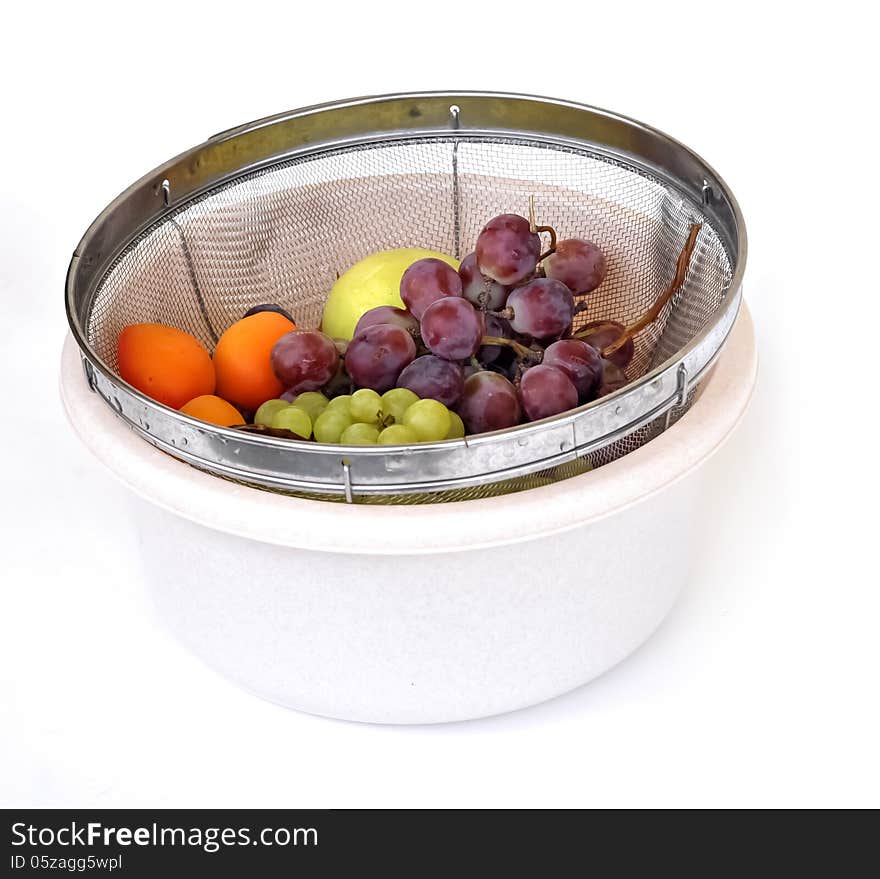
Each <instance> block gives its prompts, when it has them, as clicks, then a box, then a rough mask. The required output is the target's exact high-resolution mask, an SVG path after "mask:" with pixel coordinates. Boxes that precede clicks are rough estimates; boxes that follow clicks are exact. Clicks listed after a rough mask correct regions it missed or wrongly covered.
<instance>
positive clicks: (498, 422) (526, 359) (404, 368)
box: [272, 214, 633, 434]
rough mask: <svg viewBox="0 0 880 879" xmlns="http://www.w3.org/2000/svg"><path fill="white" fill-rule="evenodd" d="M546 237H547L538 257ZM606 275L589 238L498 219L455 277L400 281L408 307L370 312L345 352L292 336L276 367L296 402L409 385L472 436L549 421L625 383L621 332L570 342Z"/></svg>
mask: <svg viewBox="0 0 880 879" xmlns="http://www.w3.org/2000/svg"><path fill="white" fill-rule="evenodd" d="M541 231H549V232H550V233H551V246H550V248H549V250H548V252H547V253H545V254H543V255H542V253H541V238H540V234H539V233H540V232H541ZM606 272H607V264H606V260H605V257H604V255H603V254H602V251H601V250H600V249H599V248H598V247H597V246H596V245H595V244H594V243H592V242H591V241H586V240H584V239H580V238H570V239H566V240H563V241H559V242H558V243H557V241H556V235H555V232H553V230H552V229H549V227H543V226H542V227H536V226H535V225H534V222H530V221H529V220H527V219H526V218H525V217H521V216H518V215H516V214H501V215H500V216H497V217H495V218H494V219H492V220H490V221H489V223H487V224H486V226H485V227H484V228H483V230H482V231H481V232H480V235H479V237H478V238H477V242H476V247H475V249H474V252H473V253H471V254H468V255H467V256H466V257H465V258H464V260H463V261H462V263H461V266H460V268H459V270H458V271H456V270H455V269H453V268H452V267H451V266H449V265H447V264H446V263H445V262H443V261H442V260H439V259H422V260H419V261H418V262H416V263H414V264H413V265H412V266H410V267H409V268H408V269H407V271H406V272H405V273H404V275H403V278H402V279H401V282H400V296H401V299H402V300H403V302H404V304H405V305H406V308H405V309H401V308H394V307H392V306H381V307H379V308H374V309H372V310H370V311H368V312H366V313H365V314H364V315H363V316H362V317H361V319H360V321H359V322H358V324H357V327H356V328H355V332H354V336H353V338H352V340H351V342H349V343H348V345H347V347H345V350H344V352H340V346H339V345H338V344H337V343H335V342H334V341H333V340H332V339H330V338H328V337H327V336H325V335H323V334H322V333H320V332H317V331H297V332H295V333H289V334H288V335H287V336H285V337H283V339H282V340H280V341H279V343H278V344H276V346H275V350H274V351H273V355H272V361H273V367H274V369H275V373H276V375H278V377H279V378H280V379H281V380H282V382H283V383H284V384H285V385H286V386H287V387H288V388H289V393H301V392H303V391H309V390H318V389H323V390H324V392H325V393H326V394H328V396H333V395H336V394H344V393H350V392H351V390H352V389H353V388H371V389H373V390H374V391H377V392H378V393H380V394H381V393H384V392H385V391H388V390H389V389H391V388H394V387H401V388H408V389H409V390H411V391H412V392H413V393H415V394H416V395H417V396H418V397H421V398H433V399H435V400H439V401H440V402H441V403H443V404H444V405H445V406H447V407H448V408H450V409H454V410H456V411H457V412H458V414H459V415H460V416H461V419H462V421H463V422H464V425H465V427H466V429H467V432H468V433H469V434H476V433H484V432H486V431H492V430H501V429H504V428H508V427H513V426H514V425H517V424H520V423H522V422H523V421H536V420H538V419H541V418H547V417H549V416H552V415H557V414H559V413H561V412H565V411H567V410H569V409H573V408H575V407H576V406H578V405H580V404H582V403H586V402H588V401H590V400H593V399H595V398H597V397H601V396H604V395H605V394H609V393H611V392H612V391H615V390H617V389H619V388H621V387H623V386H624V385H625V384H626V383H627V381H628V379H627V376H626V373H625V372H624V370H625V369H626V367H627V365H628V364H629V363H630V361H631V360H632V357H633V343H632V339H631V338H629V337H628V336H627V334H626V328H625V327H624V326H623V325H621V324H619V323H616V322H613V321H595V322H593V323H588V324H587V325H586V326H584V327H583V328H582V329H580V330H579V331H578V332H577V333H575V334H574V335H573V334H572V326H573V323H574V318H575V315H576V314H577V313H578V312H579V311H581V310H583V308H584V305H583V302H584V300H583V299H582V297H585V296H587V295H588V294H590V293H592V292H593V291H594V290H595V289H596V288H597V287H598V286H599V285H600V284H601V283H602V281H603V280H604V279H605V275H606ZM604 349H608V350H607V356H603V350H604Z"/></svg>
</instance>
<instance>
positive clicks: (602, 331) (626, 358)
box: [578, 320, 635, 369]
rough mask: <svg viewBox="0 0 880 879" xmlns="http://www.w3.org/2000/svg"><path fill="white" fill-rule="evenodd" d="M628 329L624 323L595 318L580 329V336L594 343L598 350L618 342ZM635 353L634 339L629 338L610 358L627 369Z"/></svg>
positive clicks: (589, 343) (590, 343)
mask: <svg viewBox="0 0 880 879" xmlns="http://www.w3.org/2000/svg"><path fill="white" fill-rule="evenodd" d="M625 331H626V327H625V326H624V325H623V324H619V323H617V321H613V320H594V321H590V323H588V324H585V325H584V327H583V329H581V330H578V338H580V339H583V340H584V341H585V342H586V343H587V344H588V345H592V346H593V347H594V348H595V349H596V350H597V351H601V350H602V349H603V348H607V347H608V346H609V345H612V344H613V343H614V342H616V341H617V340H618V339H619V338H620V337H621V336H622V335H623V333H624V332H625ZM633 354H635V346H634V345H633V340H632V339H627V340H626V342H624V343H623V345H621V346H620V347H619V348H618V349H617V350H616V351H615V352H614V353H613V354H612V355H611V356H610V357H609V358H608V359H609V360H610V361H611V362H612V363H613V364H614V365H615V366H619V367H620V368H621V369H626V368H627V366H629V363H630V361H631V360H632V359H633Z"/></svg>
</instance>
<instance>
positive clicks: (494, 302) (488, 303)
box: [458, 253, 510, 311]
mask: <svg viewBox="0 0 880 879" xmlns="http://www.w3.org/2000/svg"><path fill="white" fill-rule="evenodd" d="M458 275H459V277H460V278H461V284H462V295H463V296H464V298H465V299H467V301H468V302H470V303H471V305H476V306H477V308H481V309H483V310H484V311H485V310H486V309H487V308H488V309H492V310H493V311H497V310H498V309H499V308H504V303H505V302H507V294H508V293H509V292H510V288H509V287H505V286H504V285H503V284H499V283H498V282H497V281H493V280H492V279H491V278H486V277H484V276H483V274H482V272H480V269H479V267H478V266H477V255H476V253H469V254H468V255H467V256H466V257H465V258H464V259H463V260H462V261H461V265H460V266H459V267H458Z"/></svg>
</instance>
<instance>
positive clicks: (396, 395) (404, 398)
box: [382, 388, 419, 424]
mask: <svg viewBox="0 0 880 879" xmlns="http://www.w3.org/2000/svg"><path fill="white" fill-rule="evenodd" d="M418 399H419V398H418V395H417V394H414V393H413V392H412V391H411V390H409V388H392V389H391V390H390V391H385V393H384V394H382V414H383V415H385V416H389V415H390V416H391V417H392V418H393V419H394V422H393V423H394V424H400V423H401V422H402V421H403V413H404V412H406V410H407V409H409V407H410V406H412V404H413V403H416V402H418Z"/></svg>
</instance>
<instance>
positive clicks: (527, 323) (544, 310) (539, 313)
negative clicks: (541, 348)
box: [505, 278, 574, 339]
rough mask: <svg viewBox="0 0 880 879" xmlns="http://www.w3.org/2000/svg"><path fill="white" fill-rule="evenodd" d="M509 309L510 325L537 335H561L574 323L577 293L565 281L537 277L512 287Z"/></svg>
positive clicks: (545, 337) (539, 337)
mask: <svg viewBox="0 0 880 879" xmlns="http://www.w3.org/2000/svg"><path fill="white" fill-rule="evenodd" d="M505 311H506V312H509V314H510V318H509V319H510V326H511V329H513V331H514V332H517V333H522V334H523V335H526V336H532V337H533V338H535V339H552V338H553V337H554V336H561V335H562V334H563V333H564V332H566V331H567V330H568V328H569V327H570V326H571V322H572V320H573V318H574V297H573V296H572V295H571V290H569V289H568V287H566V286H565V284H563V283H562V282H561V281H554V280H553V279H552V278H535V280H534V281H529V283H528V284H524V285H523V286H522V287H515V288H514V289H513V290H512V291H511V293H510V296H508V297H507V308H506V309H505ZM505 316H507V315H505Z"/></svg>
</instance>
